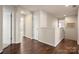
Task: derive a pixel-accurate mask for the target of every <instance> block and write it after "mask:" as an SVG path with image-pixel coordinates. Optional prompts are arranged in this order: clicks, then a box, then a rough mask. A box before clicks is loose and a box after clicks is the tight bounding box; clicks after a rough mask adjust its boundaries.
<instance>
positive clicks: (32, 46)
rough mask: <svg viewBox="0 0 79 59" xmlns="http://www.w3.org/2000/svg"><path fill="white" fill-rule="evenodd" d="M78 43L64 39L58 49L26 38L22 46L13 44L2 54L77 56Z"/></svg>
mask: <svg viewBox="0 0 79 59" xmlns="http://www.w3.org/2000/svg"><path fill="white" fill-rule="evenodd" d="M78 48H79V47H78V46H77V42H76V41H73V40H67V39H64V40H62V41H61V42H60V44H59V45H58V46H57V47H53V46H50V45H47V44H44V43H41V42H39V41H37V40H34V39H33V40H31V39H29V38H26V37H24V39H23V42H22V43H21V44H12V45H10V46H8V47H7V48H5V49H4V51H3V53H2V54H77V53H78Z"/></svg>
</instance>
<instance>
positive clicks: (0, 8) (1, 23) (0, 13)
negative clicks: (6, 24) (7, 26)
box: [0, 6, 3, 52]
mask: <svg viewBox="0 0 79 59" xmlns="http://www.w3.org/2000/svg"><path fill="white" fill-rule="evenodd" d="M2 15H3V9H2V6H0V52H1V51H2V44H3V43H2V42H3V41H2V25H3V16H2Z"/></svg>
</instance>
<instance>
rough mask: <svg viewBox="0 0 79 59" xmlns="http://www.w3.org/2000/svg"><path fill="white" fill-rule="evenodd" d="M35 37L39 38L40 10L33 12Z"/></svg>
mask: <svg viewBox="0 0 79 59" xmlns="http://www.w3.org/2000/svg"><path fill="white" fill-rule="evenodd" d="M32 21H33V25H32V26H33V27H32V28H33V33H32V34H33V39H36V40H38V28H39V25H40V12H38V11H37V12H34V13H33V20H32Z"/></svg>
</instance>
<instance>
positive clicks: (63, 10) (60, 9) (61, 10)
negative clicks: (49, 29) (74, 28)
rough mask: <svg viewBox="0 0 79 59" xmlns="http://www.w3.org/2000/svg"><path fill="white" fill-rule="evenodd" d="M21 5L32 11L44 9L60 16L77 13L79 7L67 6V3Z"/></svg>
mask: <svg viewBox="0 0 79 59" xmlns="http://www.w3.org/2000/svg"><path fill="white" fill-rule="evenodd" d="M21 7H23V8H26V9H27V10H30V11H38V10H43V11H46V12H48V13H51V14H52V15H54V16H56V17H59V18H60V17H64V15H66V16H71V15H77V9H78V7H79V6H76V7H73V5H69V6H68V7H66V6H65V5H23V6H21Z"/></svg>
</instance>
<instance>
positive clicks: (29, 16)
mask: <svg viewBox="0 0 79 59" xmlns="http://www.w3.org/2000/svg"><path fill="white" fill-rule="evenodd" d="M25 36H26V37H28V38H31V39H32V14H31V13H29V14H27V15H26V16H25Z"/></svg>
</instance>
